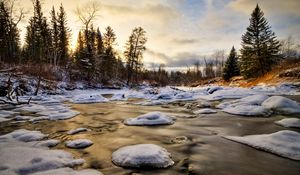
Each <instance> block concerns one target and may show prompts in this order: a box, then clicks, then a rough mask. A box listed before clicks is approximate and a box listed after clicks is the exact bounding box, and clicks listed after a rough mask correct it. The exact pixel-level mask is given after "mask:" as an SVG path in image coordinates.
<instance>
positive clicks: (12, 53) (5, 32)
mask: <svg viewBox="0 0 300 175" xmlns="http://www.w3.org/2000/svg"><path fill="white" fill-rule="evenodd" d="M19 40H20V38H19V30H18V28H17V24H16V23H15V22H14V20H13V17H12V13H11V9H9V8H8V6H7V5H6V4H5V1H0V46H1V48H0V61H1V60H3V61H5V62H10V63H12V62H16V61H17V58H18V57H19V52H20V44H19Z"/></svg>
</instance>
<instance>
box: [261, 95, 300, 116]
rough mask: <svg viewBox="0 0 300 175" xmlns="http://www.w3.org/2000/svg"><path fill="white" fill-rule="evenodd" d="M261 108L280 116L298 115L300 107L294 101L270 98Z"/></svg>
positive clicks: (278, 97) (275, 97)
mask: <svg viewBox="0 0 300 175" xmlns="http://www.w3.org/2000/svg"><path fill="white" fill-rule="evenodd" d="M262 106H263V107H265V108H267V109H271V110H273V111H275V112H277V113H280V114H300V106H299V104H298V103H297V102H296V101H293V100H291V99H289V98H286V97H281V96H272V97H270V98H268V99H267V100H265V101H264V102H263V103H262Z"/></svg>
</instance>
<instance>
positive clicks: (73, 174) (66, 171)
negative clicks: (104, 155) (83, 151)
mask: <svg viewBox="0 0 300 175" xmlns="http://www.w3.org/2000/svg"><path fill="white" fill-rule="evenodd" d="M31 175H103V174H102V173H100V172H99V171H97V170H93V169H84V170H77V171H75V170H73V169H72V168H58V169H54V170H49V171H43V172H38V173H33V174H31Z"/></svg>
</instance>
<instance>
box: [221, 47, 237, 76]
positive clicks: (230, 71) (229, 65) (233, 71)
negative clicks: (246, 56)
mask: <svg viewBox="0 0 300 175" xmlns="http://www.w3.org/2000/svg"><path fill="white" fill-rule="evenodd" d="M239 74H240V70H239V66H238V57H237V54H236V51H235V48H234V46H233V47H232V49H231V51H230V54H229V57H228V59H227V61H226V63H225V67H224V69H223V79H224V80H226V81H228V80H229V79H230V78H231V77H233V76H237V75H239Z"/></svg>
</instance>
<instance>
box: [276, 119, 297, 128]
mask: <svg viewBox="0 0 300 175" xmlns="http://www.w3.org/2000/svg"><path fill="white" fill-rule="evenodd" d="M275 123H276V124H278V125H281V126H284V127H288V128H300V119H299V118H285V119H282V120H279V121H276V122H275Z"/></svg>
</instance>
